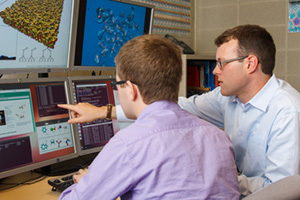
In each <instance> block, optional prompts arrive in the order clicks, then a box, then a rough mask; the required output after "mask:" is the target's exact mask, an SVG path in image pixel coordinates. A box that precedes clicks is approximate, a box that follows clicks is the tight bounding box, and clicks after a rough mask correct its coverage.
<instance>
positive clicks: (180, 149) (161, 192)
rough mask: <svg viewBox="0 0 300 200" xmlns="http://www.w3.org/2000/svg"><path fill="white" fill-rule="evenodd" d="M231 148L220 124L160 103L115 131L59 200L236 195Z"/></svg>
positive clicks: (233, 196)
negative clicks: (85, 170) (130, 123)
mask: <svg viewBox="0 0 300 200" xmlns="http://www.w3.org/2000/svg"><path fill="white" fill-rule="evenodd" d="M239 195H240V194H239V188H238V182H237V170H236V167H235V157H234V150H233V146H232V144H231V142H230V140H229V138H228V136H227V135H226V134H225V133H224V132H223V131H222V130H220V129H219V128H217V127H215V126H214V125H212V124H210V123H208V122H205V121H204V120H201V119H199V118H198V117H195V116H194V115H192V114H190V113H188V112H187V111H185V110H182V109H181V108H180V107H179V106H178V105H177V104H176V103H170V102H166V101H159V102H155V103H153V104H150V105H149V106H147V107H146V108H145V109H144V110H143V112H142V113H141V114H140V116H139V117H138V119H137V120H136V121H135V122H134V123H133V124H132V125H131V126H129V127H127V128H125V129H123V130H121V131H119V132H118V133H117V134H116V135H115V136H114V137H113V138H112V139H111V140H110V141H109V142H108V143H107V145H106V146H105V147H104V148H103V150H102V151H101V152H100V153H99V155H98V156H97V157H96V158H95V160H94V161H93V163H92V164H91V165H90V167H89V172H88V174H87V175H85V176H83V177H82V178H81V180H80V181H79V183H78V184H74V185H72V186H71V187H69V188H68V189H66V190H65V191H64V192H63V193H62V194H61V196H60V199H72V200H76V199H89V200H91V199H104V200H110V199H111V200H115V199H117V198H118V197H121V199H138V200H141V199H176V200H179V199H184V200H186V199H197V200H199V199H230V200H232V199H239Z"/></svg>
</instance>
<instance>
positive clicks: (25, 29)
mask: <svg viewBox="0 0 300 200" xmlns="http://www.w3.org/2000/svg"><path fill="white" fill-rule="evenodd" d="M63 3H64V0H18V1H16V2H15V3H14V4H12V5H11V6H10V7H7V8H5V10H3V11H1V12H0V17H2V18H3V22H4V23H6V24H8V25H9V26H11V27H13V28H15V29H17V30H19V31H20V32H22V33H24V34H26V35H27V36H29V37H31V38H33V39H35V40H37V41H38V42H41V43H43V44H44V45H45V46H47V47H49V48H52V49H53V48H54V45H55V43H56V41H57V35H58V32H59V24H60V18H61V13H62V10H63Z"/></svg>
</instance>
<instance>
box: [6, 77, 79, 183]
mask: <svg viewBox="0 0 300 200" xmlns="http://www.w3.org/2000/svg"><path fill="white" fill-rule="evenodd" d="M68 88H69V87H68V81H67V78H64V79H62V78H52V79H46V80H39V79H31V80H30V79H18V80H12V79H9V80H5V79H3V80H0V160H1V162H0V178H3V177H7V176H11V175H14V174H17V173H21V172H25V171H28V170H33V169H37V168H41V167H43V166H46V165H50V164H54V163H57V162H60V161H63V160H67V159H71V158H74V157H76V156H77V152H76V148H75V142H74V137H73V130H72V127H71V125H70V124H68V122H67V121H68V119H69V114H68V111H67V110H65V109H62V108H59V107H57V104H65V103H69V95H68V94H69V90H68Z"/></svg>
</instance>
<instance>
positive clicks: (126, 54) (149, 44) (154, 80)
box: [115, 35, 182, 104]
mask: <svg viewBox="0 0 300 200" xmlns="http://www.w3.org/2000/svg"><path fill="white" fill-rule="evenodd" d="M115 62H116V69H117V75H118V76H119V78H120V80H129V81H131V82H132V83H134V84H136V85H137V86H138V88H139V91H140V93H141V95H142V97H143V101H144V103H146V104H151V103H153V102H155V101H159V100H167V101H173V102H177V99H178V92H179V83H180V81H181V76H182V60H181V50H180V49H179V47H177V46H176V45H175V44H174V43H172V42H171V41H170V40H168V39H166V38H163V37H161V36H159V35H143V36H139V37H136V38H134V39H132V40H130V41H129V42H127V43H126V44H125V45H124V46H123V47H122V48H121V50H120V51H119V53H118V55H117V56H116V58H115Z"/></svg>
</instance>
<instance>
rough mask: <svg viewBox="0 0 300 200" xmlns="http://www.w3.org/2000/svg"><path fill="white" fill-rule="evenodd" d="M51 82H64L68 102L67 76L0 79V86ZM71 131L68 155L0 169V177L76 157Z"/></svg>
mask: <svg viewBox="0 0 300 200" xmlns="http://www.w3.org/2000/svg"><path fill="white" fill-rule="evenodd" d="M52 82H53V83H54V82H63V83H64V87H65V91H66V98H67V103H70V87H69V82H68V79H67V77H66V78H32V79H29V78H28V79H27V78H25V79H23V78H19V79H0V87H1V85H3V84H16V85H18V84H23V83H26V84H30V83H33V84H37V83H52ZM69 117H71V116H70V113H69ZM71 131H72V137H73V138H72V139H73V141H74V146H73V148H74V152H73V153H71V154H68V155H63V156H60V157H56V158H52V159H48V160H44V161H40V162H37V163H31V164H28V165H25V166H21V167H17V168H14V169H10V170H6V171H2V172H0V179H2V178H6V177H9V176H13V175H16V174H20V173H23V172H28V171H31V170H36V169H39V168H43V167H46V166H49V165H53V164H57V163H60V162H62V161H66V160H71V159H74V158H76V157H78V156H79V155H78V152H77V146H76V145H77V143H76V138H75V136H74V130H73V126H71ZM2 162H3V161H2Z"/></svg>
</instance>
